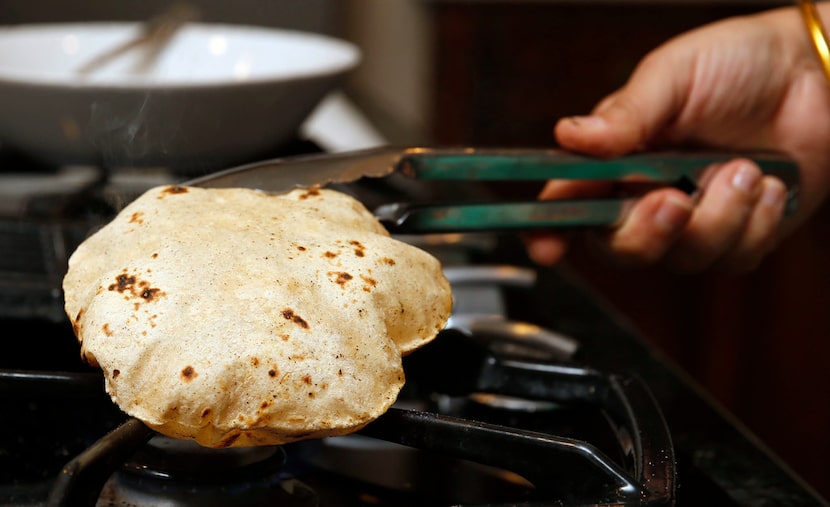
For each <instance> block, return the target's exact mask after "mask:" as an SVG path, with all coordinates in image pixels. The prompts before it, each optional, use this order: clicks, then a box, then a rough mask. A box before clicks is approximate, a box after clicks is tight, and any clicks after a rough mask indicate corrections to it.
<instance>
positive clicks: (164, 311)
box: [63, 186, 452, 447]
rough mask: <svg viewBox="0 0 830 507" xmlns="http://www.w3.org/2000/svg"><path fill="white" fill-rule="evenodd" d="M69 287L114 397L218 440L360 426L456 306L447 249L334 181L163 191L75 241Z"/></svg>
mask: <svg viewBox="0 0 830 507" xmlns="http://www.w3.org/2000/svg"><path fill="white" fill-rule="evenodd" d="M63 288H64V292H65V302H66V305H65V309H66V313H67V315H68V316H69V319H70V320H71V322H72V324H73V327H74V330H75V333H76V335H77V338H78V340H79V342H80V343H81V354H82V357H83V358H84V359H85V360H86V361H87V362H89V363H90V364H93V365H98V366H100V367H101V369H102V370H103V371H104V374H105V379H106V390H107V392H108V393H109V394H110V396H111V397H112V399H113V401H114V402H115V403H117V404H118V406H119V407H120V408H121V409H122V410H123V411H124V412H126V413H127V414H129V415H131V416H133V417H136V418H138V419H140V420H141V421H143V422H144V423H146V424H147V425H148V426H150V427H151V428H153V429H155V430H157V431H159V432H160V433H163V434H165V435H168V436H171V437H176V438H183V439H194V440H196V441H197V442H199V443H200V444H202V445H204V446H208V447H229V446H252V445H272V444H282V443H287V442H291V441H295V440H301V439H307V438H317V437H323V436H332V435H341V434H346V433H350V432H353V431H356V430H358V429H360V428H362V427H363V426H365V425H366V424H368V423H369V422H371V421H373V420H374V419H376V418H377V417H379V416H380V415H381V414H383V413H384V412H385V411H386V410H387V409H388V408H389V406H390V405H391V404H392V403H393V402H394V401H395V399H396V397H397V395H398V393H399V391H400V389H401V387H402V386H403V383H404V373H403V368H402V365H401V356H402V355H405V354H407V353H408V352H410V351H412V350H414V349H416V348H418V347H420V346H422V345H424V344H425V343H427V342H428V341H429V340H431V339H432V338H434V337H435V336H436V334H437V333H438V331H440V330H441V329H442V328H443V327H444V325H445V323H446V321H447V319H448V318H449V314H450V311H451V306H452V301H451V292H450V287H449V283H448V282H447V280H446V278H445V277H444V274H443V272H442V270H441V266H440V264H439V262H438V261H437V259H435V258H434V257H432V256H431V255H429V254H428V253H426V252H424V251H422V250H420V249H418V248H415V247H413V246H411V245H409V244H406V243H403V242H401V241H398V240H396V239H393V238H391V237H390V236H389V234H388V233H387V231H386V230H385V229H384V228H383V226H382V225H380V223H379V222H378V221H377V220H376V218H375V217H374V216H373V215H372V214H371V213H370V212H369V211H367V210H366V209H365V208H364V207H363V205H362V204H361V203H360V202H358V201H357V200H355V199H353V198H352V197H350V196H348V195H346V194H343V193H340V192H336V191H333V190H326V189H312V190H295V191H293V192H291V193H288V194H284V195H269V194H266V193H262V192H258V191H255V190H248V189H202V188H193V187H181V186H164V187H157V188H153V189H151V190H149V191H147V192H146V193H145V194H143V195H142V196H140V197H139V198H138V199H136V200H135V201H134V202H132V203H131V204H129V205H128V206H127V207H126V208H124V209H123V210H122V211H121V213H119V214H118V215H117V217H116V218H115V219H114V220H113V221H112V222H111V223H109V224H107V225H106V226H104V227H103V228H102V229H100V230H99V231H97V232H96V233H95V234H93V235H92V236H90V237H89V238H88V239H87V240H86V241H84V242H83V243H82V244H81V245H80V246H79V247H78V249H77V250H76V251H75V252H74V253H73V255H72V257H71V258H70V260H69V269H68V272H67V274H66V276H65V278H64V282H63Z"/></svg>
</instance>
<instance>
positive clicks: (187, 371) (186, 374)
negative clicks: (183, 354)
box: [182, 366, 197, 382]
mask: <svg viewBox="0 0 830 507" xmlns="http://www.w3.org/2000/svg"><path fill="white" fill-rule="evenodd" d="M196 376H197V373H196V370H194V369H193V367H192V366H185V367H184V369H183V370H182V379H184V381H185V382H190V381H191V380H193V379H194V378H196Z"/></svg>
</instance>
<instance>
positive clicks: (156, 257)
mask: <svg viewBox="0 0 830 507" xmlns="http://www.w3.org/2000/svg"><path fill="white" fill-rule="evenodd" d="M158 256H159V254H158V252H156V253H154V254H153V255H151V256H150V257H152V258H153V259H158Z"/></svg>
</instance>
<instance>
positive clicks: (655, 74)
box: [554, 52, 690, 157]
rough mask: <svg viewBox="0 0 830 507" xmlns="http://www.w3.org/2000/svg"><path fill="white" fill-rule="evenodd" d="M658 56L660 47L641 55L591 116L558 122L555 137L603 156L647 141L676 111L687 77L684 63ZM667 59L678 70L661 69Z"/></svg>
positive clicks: (582, 150)
mask: <svg viewBox="0 0 830 507" xmlns="http://www.w3.org/2000/svg"><path fill="white" fill-rule="evenodd" d="M662 60H663V58H662V56H661V53H660V52H657V53H652V54H651V55H649V56H647V57H646V58H644V59H643V61H642V62H641V63H640V65H638V67H637V68H636V69H635V71H634V73H633V74H632V76H631V78H630V79H629V81H628V83H626V85H625V86H624V87H623V88H622V89H620V90H619V91H617V92H615V93H613V94H611V95H609V96H608V97H606V98H605V99H604V100H603V101H601V102H600V104H599V105H598V106H597V107H596V108H595V110H594V112H593V113H592V114H591V115H589V116H576V117H569V118H563V119H561V120H560V121H558V122H557V124H556V126H555V127H554V136H555V138H556V140H557V142H558V143H559V144H560V145H562V146H563V147H564V148H566V149H570V150H574V151H579V152H584V153H589V154H592V155H597V156H604V157H613V156H618V155H622V154H624V153H628V152H630V151H635V150H639V149H642V148H643V147H645V146H648V145H649V144H650V143H651V141H652V140H654V138H655V136H656V135H657V132H660V131H661V130H663V128H664V127H665V126H666V125H667V124H668V123H669V122H670V121H671V119H672V118H675V117H676V116H677V115H678V113H679V112H680V110H681V108H682V106H683V93H684V90H685V85H684V83H686V82H688V80H689V72H690V71H689V70H688V69H689V67H690V66H687V65H684V64H683V62H679V61H670V62H663V61H662ZM668 64H671V65H670V67H669V68H672V69H679V70H678V71H676V72H674V71H673V72H671V73H666V72H665V65H668Z"/></svg>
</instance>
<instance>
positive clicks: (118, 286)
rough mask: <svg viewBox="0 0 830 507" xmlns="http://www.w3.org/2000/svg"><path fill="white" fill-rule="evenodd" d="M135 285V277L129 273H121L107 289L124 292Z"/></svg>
mask: <svg viewBox="0 0 830 507" xmlns="http://www.w3.org/2000/svg"><path fill="white" fill-rule="evenodd" d="M134 285H135V277H134V276H130V275H127V274H120V275H118V276H116V277H115V283H113V284H111V285H110V286H109V287H107V290H114V291H118V292H124V291H125V290H128V289H131V288H132V287H133V286H134Z"/></svg>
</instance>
